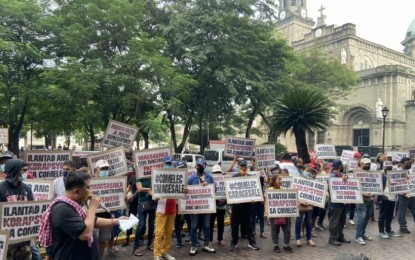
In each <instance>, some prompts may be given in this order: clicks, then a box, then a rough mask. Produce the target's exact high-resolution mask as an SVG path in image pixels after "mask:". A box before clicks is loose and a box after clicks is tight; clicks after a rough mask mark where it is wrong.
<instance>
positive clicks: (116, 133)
mask: <svg viewBox="0 0 415 260" xmlns="http://www.w3.org/2000/svg"><path fill="white" fill-rule="evenodd" d="M137 133H138V128H137V127H135V126H131V125H127V124H124V123H121V122H118V121H115V120H112V119H111V120H110V121H109V122H108V126H107V130H106V131H105V134H104V137H103V138H102V141H101V146H102V147H107V148H113V147H118V146H122V147H123V148H124V149H125V150H130V148H131V146H132V145H133V143H134V141H135V137H136V136H137Z"/></svg>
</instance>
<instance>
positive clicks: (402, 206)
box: [398, 157, 415, 234]
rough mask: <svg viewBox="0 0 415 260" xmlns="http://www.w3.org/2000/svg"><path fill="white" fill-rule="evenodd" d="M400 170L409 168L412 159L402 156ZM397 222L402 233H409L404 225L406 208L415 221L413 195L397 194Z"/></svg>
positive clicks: (414, 198) (414, 199)
mask: <svg viewBox="0 0 415 260" xmlns="http://www.w3.org/2000/svg"><path fill="white" fill-rule="evenodd" d="M401 164H402V166H401V170H407V171H409V169H411V166H412V161H411V159H410V158H408V157H403V158H402V159H401ZM398 201H399V203H398V222H399V231H400V232H401V233H404V234H410V233H411V231H409V229H408V227H407V226H406V217H405V216H406V210H407V209H408V208H409V210H410V211H411V213H412V217H413V218H414V221H415V197H411V198H408V197H406V194H398Z"/></svg>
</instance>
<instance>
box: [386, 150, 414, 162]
mask: <svg viewBox="0 0 415 260" xmlns="http://www.w3.org/2000/svg"><path fill="white" fill-rule="evenodd" d="M386 156H391V157H392V162H393V161H398V162H400V161H401V159H402V158H404V157H410V156H409V152H404V151H387V152H386Z"/></svg>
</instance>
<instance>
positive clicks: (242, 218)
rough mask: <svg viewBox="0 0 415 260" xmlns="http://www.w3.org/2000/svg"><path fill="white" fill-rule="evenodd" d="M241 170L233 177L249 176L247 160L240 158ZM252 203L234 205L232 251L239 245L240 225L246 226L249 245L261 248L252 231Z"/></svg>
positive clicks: (255, 248)
mask: <svg viewBox="0 0 415 260" xmlns="http://www.w3.org/2000/svg"><path fill="white" fill-rule="evenodd" d="M238 166H239V170H238V173H236V174H234V175H233V176H232V177H234V178H237V177H244V176H247V162H246V160H240V161H239V162H238ZM250 211H251V203H239V204H233V205H232V219H231V229H232V241H231V247H230V249H229V250H230V251H234V250H235V249H236V247H237V245H238V234H239V226H241V228H242V227H244V228H245V230H246V234H247V237H248V240H249V244H248V246H249V247H250V248H251V249H253V250H259V247H258V246H257V244H256V241H255V237H254V235H253V232H252V227H251V221H250V217H251V212H250Z"/></svg>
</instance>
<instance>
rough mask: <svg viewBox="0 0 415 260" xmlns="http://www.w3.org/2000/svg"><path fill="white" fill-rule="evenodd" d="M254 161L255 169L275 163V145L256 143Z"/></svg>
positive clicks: (271, 165)
mask: <svg viewBox="0 0 415 260" xmlns="http://www.w3.org/2000/svg"><path fill="white" fill-rule="evenodd" d="M255 163H256V168H257V169H265V168H270V167H273V166H274V165H275V146H274V145H257V146H255Z"/></svg>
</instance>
